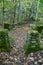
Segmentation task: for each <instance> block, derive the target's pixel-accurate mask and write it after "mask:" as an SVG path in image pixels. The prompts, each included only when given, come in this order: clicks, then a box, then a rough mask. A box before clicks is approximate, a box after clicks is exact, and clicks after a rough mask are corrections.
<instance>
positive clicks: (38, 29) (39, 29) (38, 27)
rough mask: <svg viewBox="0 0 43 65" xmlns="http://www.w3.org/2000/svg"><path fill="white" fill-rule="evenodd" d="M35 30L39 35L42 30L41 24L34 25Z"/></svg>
mask: <svg viewBox="0 0 43 65" xmlns="http://www.w3.org/2000/svg"><path fill="white" fill-rule="evenodd" d="M36 30H37V31H38V32H39V33H41V32H42V30H43V24H40V25H36Z"/></svg>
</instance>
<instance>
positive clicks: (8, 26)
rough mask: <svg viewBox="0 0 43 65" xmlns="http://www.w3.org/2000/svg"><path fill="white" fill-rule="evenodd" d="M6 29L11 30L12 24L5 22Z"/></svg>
mask: <svg viewBox="0 0 43 65" xmlns="http://www.w3.org/2000/svg"><path fill="white" fill-rule="evenodd" d="M4 29H8V30H10V29H11V25H10V23H8V22H5V23H4Z"/></svg>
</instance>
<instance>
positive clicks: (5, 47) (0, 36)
mask: <svg viewBox="0 0 43 65" xmlns="http://www.w3.org/2000/svg"><path fill="white" fill-rule="evenodd" d="M10 49H11V46H10V42H9V36H8V30H7V29H0V51H10Z"/></svg>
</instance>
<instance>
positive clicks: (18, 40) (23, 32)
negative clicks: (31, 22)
mask: <svg viewBox="0 0 43 65" xmlns="http://www.w3.org/2000/svg"><path fill="white" fill-rule="evenodd" d="M28 30H29V26H28V25H24V26H21V27H20V28H17V29H16V30H15V29H13V30H12V31H10V33H9V35H10V36H11V37H13V38H14V39H15V44H16V45H17V46H18V47H22V46H23V44H24V43H25V41H26V37H27V31H28Z"/></svg>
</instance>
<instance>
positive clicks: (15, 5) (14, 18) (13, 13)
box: [13, 0, 17, 24]
mask: <svg viewBox="0 0 43 65" xmlns="http://www.w3.org/2000/svg"><path fill="white" fill-rule="evenodd" d="M13 2H14V0H13ZM14 4H15V6H14V13H13V24H14V23H15V15H16V6H17V0H15V3H14Z"/></svg>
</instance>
